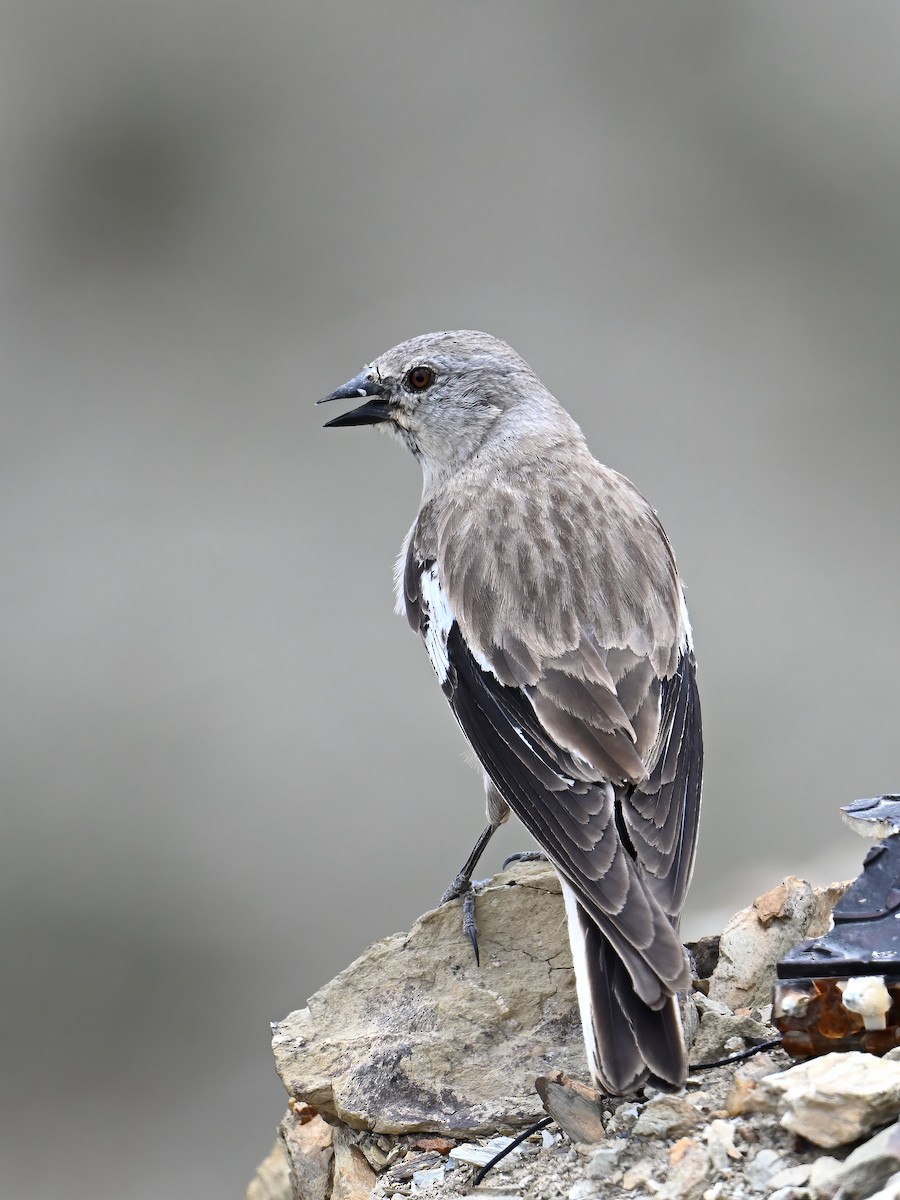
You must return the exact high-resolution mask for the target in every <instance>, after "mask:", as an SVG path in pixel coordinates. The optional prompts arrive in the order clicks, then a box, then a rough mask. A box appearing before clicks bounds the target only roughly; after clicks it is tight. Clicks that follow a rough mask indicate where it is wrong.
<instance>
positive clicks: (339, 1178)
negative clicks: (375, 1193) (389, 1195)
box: [331, 1130, 375, 1200]
mask: <svg viewBox="0 0 900 1200" xmlns="http://www.w3.org/2000/svg"><path fill="white" fill-rule="evenodd" d="M374 1186H375V1172H374V1171H373V1170H372V1168H371V1167H370V1166H369V1164H368V1163H367V1162H366V1159H365V1155H364V1154H363V1152H362V1151H361V1150H360V1148H359V1147H358V1146H354V1145H353V1144H352V1143H351V1142H350V1141H349V1138H348V1136H347V1135H346V1134H345V1133H344V1131H343V1130H337V1131H336V1132H335V1138H334V1181H333V1183H332V1185H331V1200H369V1198H370V1196H371V1193H372V1188H373V1187H374Z"/></svg>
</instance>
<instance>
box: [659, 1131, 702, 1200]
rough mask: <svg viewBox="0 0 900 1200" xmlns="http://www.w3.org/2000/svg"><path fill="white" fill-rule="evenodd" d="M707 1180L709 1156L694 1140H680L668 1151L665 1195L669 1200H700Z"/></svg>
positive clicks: (687, 1138)
mask: <svg viewBox="0 0 900 1200" xmlns="http://www.w3.org/2000/svg"><path fill="white" fill-rule="evenodd" d="M708 1179H709V1156H708V1155H707V1153H706V1150H705V1149H704V1148H703V1146H702V1145H701V1144H700V1142H698V1141H696V1140H695V1139H694V1138H689V1137H683V1138H680V1139H679V1140H678V1141H677V1142H676V1143H675V1145H674V1146H673V1147H672V1149H671V1150H670V1151H669V1173H668V1176H667V1177H666V1184H665V1195H666V1197H670V1198H671V1200H700V1198H701V1197H702V1195H703V1192H704V1190H705V1188H706V1184H707V1181H708Z"/></svg>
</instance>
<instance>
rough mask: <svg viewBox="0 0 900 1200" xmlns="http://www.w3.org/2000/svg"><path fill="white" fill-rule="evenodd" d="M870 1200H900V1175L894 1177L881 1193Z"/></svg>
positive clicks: (877, 1193)
mask: <svg viewBox="0 0 900 1200" xmlns="http://www.w3.org/2000/svg"><path fill="white" fill-rule="evenodd" d="M869 1200H900V1174H897V1175H892V1176H891V1177H890V1179H889V1180H888V1181H887V1183H886V1184H885V1185H884V1187H883V1188H882V1189H881V1191H880V1192H876V1193H875V1194H874V1196H870V1197H869Z"/></svg>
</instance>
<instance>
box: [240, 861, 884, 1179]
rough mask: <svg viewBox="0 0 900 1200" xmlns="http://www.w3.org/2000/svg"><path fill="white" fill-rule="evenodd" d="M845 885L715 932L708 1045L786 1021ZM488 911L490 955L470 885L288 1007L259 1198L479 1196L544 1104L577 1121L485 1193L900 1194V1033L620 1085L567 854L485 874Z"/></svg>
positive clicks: (788, 889) (529, 1150) (774, 893)
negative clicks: (469, 914)
mask: <svg viewBox="0 0 900 1200" xmlns="http://www.w3.org/2000/svg"><path fill="white" fill-rule="evenodd" d="M839 890H840V889H837V888H834V889H830V890H821V891H817V890H815V889H813V888H811V887H810V885H809V884H807V883H804V882H803V881H802V880H797V879H793V878H790V879H787V880H785V881H784V883H783V884H781V885H779V887H777V888H774V889H772V890H771V891H769V892H767V893H766V894H765V895H764V896H762V897H760V898H759V900H757V901H756V902H755V903H754V904H753V905H751V906H749V908H747V909H744V910H743V911H742V912H741V913H739V914H737V916H736V917H735V918H733V920H732V921H730V922H729V924H728V927H727V928H726V930H725V932H724V933H723V934H722V936H721V939H720V941H719V942H718V949H719V954H718V961H716V956H715V953H714V950H713V947H714V946H715V944H716V940H715V939H712V938H710V939H703V944H702V945H701V944H699V943H698V945H701V949H702V948H703V946H707V947H708V953H707V951H706V950H704V955H705V960H708V962H709V964H710V970H711V975H710V977H709V978H708V979H704V980H702V981H701V982H700V984H699V985H698V990H697V991H695V992H694V993H693V995H692V996H689V997H687V998H686V999H685V1001H684V1006H683V1007H684V1012H685V1016H686V1021H685V1025H686V1028H687V1029H689V1030H691V1029H694V1030H696V1031H697V1033H696V1041H695V1045H694V1048H693V1050H692V1052H691V1061H692V1062H693V1063H698V1062H707V1061H710V1060H712V1059H717V1058H720V1057H722V1056H723V1055H725V1054H727V1053H729V1052H731V1051H734V1050H736V1049H738V1048H741V1047H743V1046H745V1045H748V1044H753V1043H758V1042H761V1041H765V1040H768V1039H773V1038H775V1037H776V1031H775V1029H774V1028H773V1027H772V1025H771V1024H770V1018H771V1005H770V1003H769V1001H770V1000H771V993H772V980H773V977H774V964H775V962H776V961H777V960H778V958H779V957H780V956H781V955H783V953H784V951H785V949H786V944H789V943H790V942H791V941H792V940H798V939H800V938H803V937H808V936H816V935H817V930H820V929H825V928H827V925H828V907H829V905H830V904H831V903H832V902H833V900H834V898H835V897H836V895H838V894H839ZM477 911H478V921H479V928H480V940H481V946H482V967H481V968H480V969H479V968H478V967H476V966H475V964H474V961H473V959H472V956H471V948H470V947H469V945H468V942H467V940H466V939H464V938H463V937H462V936H461V931H460V912H459V906H458V905H457V904H451V905H447V906H445V907H444V908H442V909H439V910H437V911H436V912H434V913H427V914H426V915H425V916H424V917H422V918H421V919H420V920H419V921H417V922H416V924H415V925H414V926H413V928H412V929H411V930H410V932H409V933H408V934H396V935H394V936H393V937H391V938H386V939H384V940H383V941H381V942H378V943H376V944H375V945H374V946H372V947H370V948H369V950H368V951H366V953H365V954H364V955H363V956H362V957H361V958H360V959H358V960H357V962H355V963H353V964H352V965H351V966H350V967H348V968H347V969H346V970H345V971H343V972H342V973H341V974H340V975H339V976H337V977H336V979H334V980H332V981H331V983H329V984H327V985H326V986H325V987H324V988H322V989H320V991H319V992H318V993H316V995H315V996H313V997H312V998H311V999H310V1002H309V1007H308V1008H307V1009H304V1010H301V1011H300V1012H297V1013H293V1014H291V1016H290V1017H288V1018H287V1019H286V1020H284V1021H281V1022H278V1023H277V1024H276V1025H274V1026H273V1035H274V1036H273V1049H274V1052H275V1057H276V1064H277V1067H278V1070H279V1073H280V1074H281V1076H282V1080H283V1082H284V1084H285V1087H286V1088H287V1090H288V1093H289V1095H290V1097H291V1100H290V1104H289V1107H288V1112H287V1113H286V1114H285V1118H284V1120H283V1122H282V1124H281V1127H280V1129H279V1140H278V1142H277V1143H276V1146H275V1148H274V1149H273V1151H272V1153H271V1154H270V1155H269V1157H268V1158H267V1159H266V1160H265V1161H264V1163H263V1164H261V1166H260V1168H259V1171H258V1172H257V1175H256V1177H255V1179H254V1180H253V1182H252V1183H251V1185H250V1188H249V1190H248V1200H364V1197H369V1196H372V1197H373V1198H374V1200H387V1198H388V1197H406V1196H409V1197H414V1196H420V1195H422V1196H429V1197H431V1196H434V1197H448V1198H451V1197H463V1196H471V1195H473V1188H472V1184H473V1179H474V1176H475V1172H476V1171H477V1169H478V1167H479V1166H481V1165H483V1164H485V1163H486V1162H487V1161H489V1160H490V1159H491V1158H492V1157H493V1156H494V1155H495V1154H496V1153H497V1151H498V1149H500V1148H502V1147H503V1146H505V1145H507V1144H508V1140H509V1139H508V1138H504V1137H499V1136H498V1135H499V1134H508V1133H513V1132H515V1131H516V1130H517V1129H518V1128H521V1127H522V1126H524V1125H526V1124H527V1123H529V1122H534V1121H536V1120H537V1119H538V1118H540V1117H541V1116H542V1115H543V1112H544V1108H546V1111H548V1112H549V1113H551V1115H552V1116H553V1117H554V1119H555V1122H556V1123H555V1124H554V1125H553V1126H551V1128H550V1129H549V1130H548V1129H545V1130H543V1132H542V1133H540V1134H534V1135H532V1136H531V1137H529V1138H528V1139H527V1140H526V1141H525V1142H523V1143H522V1145H521V1146H519V1147H518V1148H517V1149H516V1150H515V1151H514V1152H513V1153H512V1154H511V1155H510V1156H509V1157H507V1158H505V1159H504V1160H503V1161H502V1162H500V1163H499V1164H498V1165H497V1166H496V1167H495V1168H494V1169H493V1171H492V1174H491V1175H490V1176H489V1177H488V1179H487V1180H486V1182H485V1183H484V1184H482V1185H481V1186H480V1187H479V1189H478V1191H477V1193H474V1194H475V1195H490V1196H491V1197H492V1198H493V1200H499V1198H501V1197H502V1198H506V1197H509V1200H513V1198H516V1200H555V1198H557V1197H560V1196H567V1197H568V1198H569V1200H595V1198H600V1197H602V1198H603V1200H645V1198H648V1197H653V1198H654V1200H866V1198H869V1197H873V1196H874V1195H875V1194H877V1195H878V1197H879V1200H900V1186H898V1185H900V1123H896V1124H892V1125H890V1126H889V1128H887V1129H885V1130H883V1132H881V1133H875V1134H874V1136H870V1137H869V1140H868V1141H865V1142H862V1144H858V1143H860V1142H861V1139H863V1138H865V1137H866V1136H867V1135H870V1134H872V1131H873V1130H875V1129H876V1128H877V1127H878V1126H879V1125H884V1124H886V1123H887V1122H889V1121H896V1118H897V1117H898V1116H900V1051H895V1052H893V1053H892V1054H891V1055H889V1056H887V1057H885V1058H884V1059H877V1058H875V1057H873V1056H872V1055H868V1054H860V1053H843V1054H829V1055H826V1056H824V1057H822V1058H818V1059H812V1060H810V1061H808V1062H804V1063H800V1064H796V1063H793V1064H792V1061H791V1060H790V1059H789V1058H788V1056H787V1055H786V1054H785V1053H784V1052H783V1051H782V1050H781V1049H774V1050H769V1051H767V1052H764V1053H760V1054H759V1055H758V1056H756V1057H754V1058H751V1059H750V1060H748V1061H746V1062H742V1063H740V1064H732V1063H728V1064H726V1065H723V1066H718V1067H714V1068H712V1069H705V1070H698V1069H697V1070H692V1073H691V1075H690V1076H689V1079H688V1082H687V1086H686V1088H685V1089H684V1090H683V1091H682V1092H680V1093H678V1094H674V1095H673V1094H667V1093H662V1092H660V1091H657V1090H656V1089H653V1088H650V1087H648V1088H646V1089H645V1090H644V1091H643V1092H642V1093H639V1094H638V1095H636V1096H629V1097H613V1098H610V1097H602V1096H599V1095H598V1094H597V1093H596V1092H595V1091H594V1090H593V1089H592V1088H590V1087H588V1086H586V1085H584V1084H582V1083H580V1082H579V1080H582V1079H584V1078H586V1075H587V1072H586V1066H585V1063H584V1058H583V1048H582V1043H581V1036H580V1027H579V1023H578V1016H577V1006H576V999H575V991H574V984H573V978H572V971H571V962H570V957H569V949H568V943H567V941H566V935H565V922H564V916H563V906H562V900H561V897H560V894H559V887H558V884H557V881H556V878H555V876H554V875H553V873H552V872H551V871H549V870H548V869H547V868H546V866H544V865H543V864H526V865H523V864H516V866H515V867H514V869H513V871H512V872H510V873H507V874H504V875H501V876H498V877H497V878H496V879H494V880H492V881H490V883H489V884H487V885H486V886H485V887H484V888H483V889H482V890H481V891H480V892H479V895H478V898H477ZM713 963H715V966H714V967H713V966H712V964H713ZM707 990H708V993H709V994H708V995H706V994H705V993H706V991H707ZM536 1082H537V1088H536V1087H535V1084H536ZM542 1100H543V1105H544V1107H542ZM798 1135H799V1136H798ZM855 1144H856V1145H855ZM854 1145H855V1148H854ZM823 1150H824V1151H829V1153H823Z"/></svg>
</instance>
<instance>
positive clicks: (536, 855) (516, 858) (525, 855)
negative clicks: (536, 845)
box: [503, 850, 549, 871]
mask: <svg viewBox="0 0 900 1200" xmlns="http://www.w3.org/2000/svg"><path fill="white" fill-rule="evenodd" d="M514 862H549V859H548V858H547V855H546V854H545V853H544V852H543V850H519V851H517V852H516V853H515V854H508V855H507V856H506V858H504V860H503V870H504V871H505V870H506V868H507V867H508V866H509V864H510V863H514Z"/></svg>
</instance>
